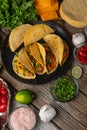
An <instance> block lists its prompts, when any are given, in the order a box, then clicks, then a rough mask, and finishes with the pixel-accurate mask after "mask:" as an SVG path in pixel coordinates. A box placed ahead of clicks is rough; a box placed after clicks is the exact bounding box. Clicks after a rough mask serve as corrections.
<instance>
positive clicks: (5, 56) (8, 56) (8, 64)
mask: <svg viewBox="0 0 87 130" xmlns="http://www.w3.org/2000/svg"><path fill="white" fill-rule="evenodd" d="M36 23H37V24H38V23H45V24H47V25H49V26H50V27H52V28H54V29H55V34H57V35H59V36H60V37H61V38H62V39H64V40H65V41H66V43H67V44H68V46H69V56H68V58H67V60H66V62H65V63H64V64H63V65H62V67H60V66H58V68H57V69H56V71H55V72H53V73H52V74H50V75H47V74H44V75H37V76H36V78H35V79H32V80H28V79H23V78H20V77H19V76H17V75H16V74H15V73H14V71H13V69H12V59H13V57H14V54H15V53H13V52H11V50H10V48H9V46H8V38H9V36H7V38H6V40H5V42H4V43H3V44H2V49H1V57H2V62H3V65H4V67H5V68H6V70H7V71H8V73H9V74H10V75H11V76H12V77H14V78H15V79H17V80H19V81H21V82H23V83H29V84H43V83H48V82H50V81H51V80H52V79H54V78H57V77H59V76H61V75H63V74H64V73H65V72H66V71H67V70H68V68H69V66H70V64H71V62H72V59H73V44H72V41H71V37H70V36H69V34H68V33H67V32H66V31H65V30H64V29H63V28H62V27H61V26H60V25H58V24H55V23H54V22H41V21H39V22H33V23H30V24H36ZM17 51H18V50H17Z"/></svg>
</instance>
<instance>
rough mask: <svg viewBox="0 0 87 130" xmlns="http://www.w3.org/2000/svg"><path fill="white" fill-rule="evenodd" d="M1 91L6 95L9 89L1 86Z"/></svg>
mask: <svg viewBox="0 0 87 130" xmlns="http://www.w3.org/2000/svg"><path fill="white" fill-rule="evenodd" d="M0 93H2V94H3V95H6V94H7V90H6V89H5V88H4V87H0Z"/></svg>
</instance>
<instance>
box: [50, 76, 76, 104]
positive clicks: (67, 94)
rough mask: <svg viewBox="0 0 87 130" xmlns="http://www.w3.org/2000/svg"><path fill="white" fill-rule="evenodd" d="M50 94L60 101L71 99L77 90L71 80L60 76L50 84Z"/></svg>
mask: <svg viewBox="0 0 87 130" xmlns="http://www.w3.org/2000/svg"><path fill="white" fill-rule="evenodd" d="M51 91H52V94H53V95H54V96H55V97H56V98H57V99H58V100H59V101H62V102H65V101H69V100H71V99H73V98H74V97H75V95H76V92H77V86H76V84H75V82H74V81H73V80H71V79H70V78H67V77H61V78H60V79H58V81H57V83H56V84H55V85H53V86H52V90H51Z"/></svg>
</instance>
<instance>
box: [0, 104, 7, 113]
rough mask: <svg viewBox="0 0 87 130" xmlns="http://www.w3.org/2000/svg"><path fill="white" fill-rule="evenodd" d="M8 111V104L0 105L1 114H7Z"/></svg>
mask: <svg viewBox="0 0 87 130" xmlns="http://www.w3.org/2000/svg"><path fill="white" fill-rule="evenodd" d="M6 110H7V104H5V103H0V112H5V111H6Z"/></svg>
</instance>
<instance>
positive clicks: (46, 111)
mask: <svg viewBox="0 0 87 130" xmlns="http://www.w3.org/2000/svg"><path fill="white" fill-rule="evenodd" d="M55 115H56V110H55V109H54V108H53V107H52V106H50V105H47V104H46V105H44V106H42V107H41V109H40V112H39V116H40V119H41V120H42V121H43V122H50V120H52V119H53V118H54V117H55Z"/></svg>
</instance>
